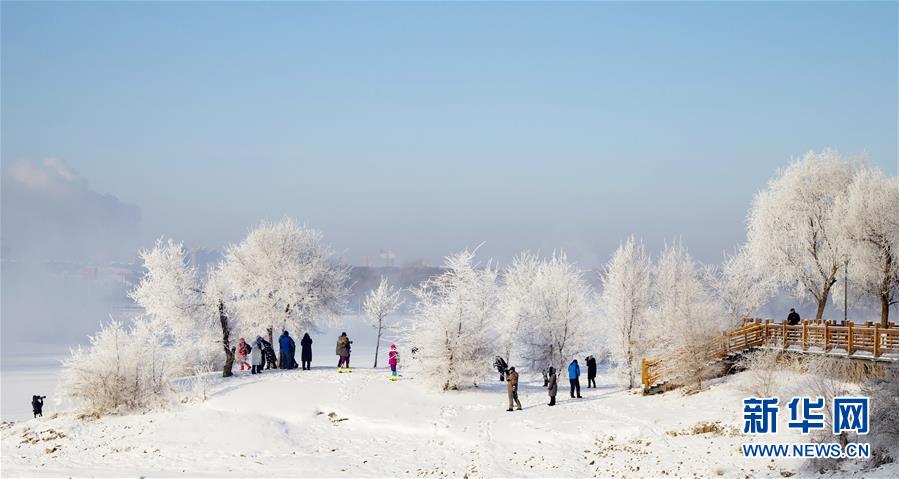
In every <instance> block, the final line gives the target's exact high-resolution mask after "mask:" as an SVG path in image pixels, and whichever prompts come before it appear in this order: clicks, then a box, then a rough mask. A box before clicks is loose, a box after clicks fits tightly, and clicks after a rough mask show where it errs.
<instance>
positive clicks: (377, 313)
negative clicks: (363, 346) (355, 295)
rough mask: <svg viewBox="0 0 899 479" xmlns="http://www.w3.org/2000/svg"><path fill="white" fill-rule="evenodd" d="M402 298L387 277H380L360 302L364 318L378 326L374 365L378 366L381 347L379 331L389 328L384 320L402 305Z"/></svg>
mask: <svg viewBox="0 0 899 479" xmlns="http://www.w3.org/2000/svg"><path fill="white" fill-rule="evenodd" d="M402 304H403V300H402V299H401V298H400V291H399V290H397V289H396V288H394V287H393V286H391V285H390V282H388V281H387V278H384V277H381V282H380V283H379V284H378V287H377V288H375V289H373V290H371V291H370V292H369V293H368V295H366V296H365V300H364V301H363V302H362V309H363V310H364V311H365V319H366V320H367V321H368V324H370V325H371V326H372V327H375V328H378V339H377V342H376V343H375V365H374V367H378V351H379V349H380V347H381V333H382V332H383V331H384V330H385V329H390V327H391V325H390V324H389V323H387V322H386V319H387V317H388V316H389V315H391V314H393V313H395V312H396V310H398V309H399V308H400V306H402Z"/></svg>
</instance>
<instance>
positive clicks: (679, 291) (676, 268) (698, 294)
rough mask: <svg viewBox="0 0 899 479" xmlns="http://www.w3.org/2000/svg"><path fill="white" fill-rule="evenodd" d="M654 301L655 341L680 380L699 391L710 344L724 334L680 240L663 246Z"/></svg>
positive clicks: (718, 315) (718, 314) (715, 307)
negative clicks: (669, 356) (670, 358)
mask: <svg viewBox="0 0 899 479" xmlns="http://www.w3.org/2000/svg"><path fill="white" fill-rule="evenodd" d="M654 297H655V301H654V308H653V314H654V315H655V316H656V318H655V319H656V321H655V324H654V330H655V331H657V338H656V340H657V341H658V343H659V344H660V345H661V346H662V347H663V348H665V349H667V352H669V353H671V354H675V355H676V357H677V361H676V362H675V363H674V364H675V365H676V368H677V369H678V370H679V371H678V372H679V373H680V374H681V376H682V377H683V378H690V379H693V380H697V381H698V382H699V385H700V387H701V386H702V371H703V368H704V367H705V365H706V364H705V363H706V359H707V358H708V352H709V348H710V347H711V345H710V341H711V340H712V338H714V337H715V336H717V335H719V334H720V333H721V331H722V330H723V324H722V320H721V318H722V316H723V313H722V311H721V308H720V307H719V305H718V304H717V303H716V302H715V301H714V300H713V298H712V297H711V295H710V294H709V292H708V291H707V290H706V289H705V287H704V285H703V282H702V280H701V278H700V274H699V271H697V265H696V263H695V262H694V261H693V258H692V257H691V256H690V253H689V252H688V251H687V249H686V248H685V247H684V246H683V244H682V243H681V241H680V240H675V241H674V242H673V243H671V244H668V245H666V247H665V250H664V251H663V252H662V255H661V257H660V258H659V265H658V273H657V277H656V283H655V291H654Z"/></svg>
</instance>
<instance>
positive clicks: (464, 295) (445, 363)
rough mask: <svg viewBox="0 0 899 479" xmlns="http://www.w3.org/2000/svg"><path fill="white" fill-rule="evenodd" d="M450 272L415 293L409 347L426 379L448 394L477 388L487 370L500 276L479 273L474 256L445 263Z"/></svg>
mask: <svg viewBox="0 0 899 479" xmlns="http://www.w3.org/2000/svg"><path fill="white" fill-rule="evenodd" d="M445 267H446V271H445V272H444V273H443V274H441V275H439V276H436V277H434V278H430V279H428V280H426V281H424V282H423V283H422V284H421V285H419V287H418V288H416V289H415V290H414V294H415V297H416V300H417V301H416V304H415V308H414V315H415V321H414V323H413V325H412V329H411V331H410V336H411V337H410V341H409V344H411V345H412V346H413V347H415V348H417V352H416V354H415V359H416V365H417V367H418V368H419V370H420V371H421V372H422V373H423V376H424V377H425V378H427V380H428V381H430V382H432V383H433V384H435V385H437V386H439V387H440V388H442V389H443V390H444V391H446V390H450V389H460V388H463V387H465V386H466V385H477V384H478V381H479V380H480V379H481V378H482V377H483V375H484V374H485V373H486V371H487V370H488V366H489V364H490V359H491V355H492V354H493V351H494V346H495V341H494V332H493V330H492V328H491V319H492V316H493V315H494V312H495V309H496V297H497V285H496V270H495V269H494V268H493V267H491V265H489V264H488V265H487V266H486V267H484V268H478V267H477V265H476V264H475V263H474V252H471V251H467V250H466V251H463V252H461V253H458V254H456V255H453V256H450V257H448V258H446V263H445Z"/></svg>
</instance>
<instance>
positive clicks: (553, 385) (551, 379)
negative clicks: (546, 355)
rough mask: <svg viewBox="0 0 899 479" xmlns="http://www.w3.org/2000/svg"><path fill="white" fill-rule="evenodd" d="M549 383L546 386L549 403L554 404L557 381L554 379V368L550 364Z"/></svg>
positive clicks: (557, 390)
mask: <svg viewBox="0 0 899 479" xmlns="http://www.w3.org/2000/svg"><path fill="white" fill-rule="evenodd" d="M548 382H549V385H548V386H547V388H546V392H547V393H549V405H550V406H555V405H556V393H558V392H559V383H558V381H557V379H556V368H554V367H552V366H550V367H549V381H548Z"/></svg>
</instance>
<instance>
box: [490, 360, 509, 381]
mask: <svg viewBox="0 0 899 479" xmlns="http://www.w3.org/2000/svg"><path fill="white" fill-rule="evenodd" d="M493 367H495V368H496V370H497V371H499V380H500V382H502V381H505V380H506V369H508V367H509V365H508V364H506V360H505V359H503V358H502V357H501V356H497V357H496V360H494V361H493Z"/></svg>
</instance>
